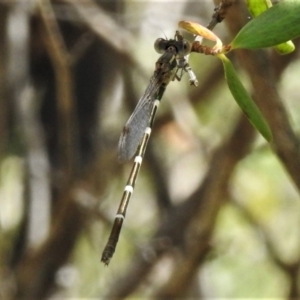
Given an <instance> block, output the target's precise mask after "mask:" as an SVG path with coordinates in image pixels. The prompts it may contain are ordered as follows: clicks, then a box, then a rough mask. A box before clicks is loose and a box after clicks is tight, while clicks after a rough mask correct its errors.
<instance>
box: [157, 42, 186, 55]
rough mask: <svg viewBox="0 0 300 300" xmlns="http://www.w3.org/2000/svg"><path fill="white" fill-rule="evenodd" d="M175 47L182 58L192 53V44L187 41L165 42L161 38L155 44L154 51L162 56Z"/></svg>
mask: <svg viewBox="0 0 300 300" xmlns="http://www.w3.org/2000/svg"><path fill="white" fill-rule="evenodd" d="M170 47H174V48H175V49H176V52H177V53H178V54H180V56H185V55H188V54H189V53H190V52H191V48H192V47H191V44H190V43H189V42H188V41H187V40H184V39H182V40H165V39H163V38H159V39H157V40H156V41H155V43H154V49H155V51H156V52H157V53H159V54H162V53H164V52H166V51H168V50H169V48H170Z"/></svg>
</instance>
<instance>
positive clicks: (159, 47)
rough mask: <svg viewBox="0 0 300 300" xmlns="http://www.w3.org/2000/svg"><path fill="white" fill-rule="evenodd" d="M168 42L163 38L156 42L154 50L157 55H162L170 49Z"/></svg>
mask: <svg viewBox="0 0 300 300" xmlns="http://www.w3.org/2000/svg"><path fill="white" fill-rule="evenodd" d="M168 42H169V41H168V40H165V39H163V38H158V39H157V40H156V41H155V42H154V49H155V51H156V52H157V53H159V54H162V53H164V52H165V51H166V49H167V48H168Z"/></svg>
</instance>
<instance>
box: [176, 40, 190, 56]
mask: <svg viewBox="0 0 300 300" xmlns="http://www.w3.org/2000/svg"><path fill="white" fill-rule="evenodd" d="M176 46H177V47H176V48H177V51H178V53H179V54H180V55H181V56H185V55H188V54H190V52H191V49H192V46H191V44H190V42H189V41H187V40H182V41H177V42H176Z"/></svg>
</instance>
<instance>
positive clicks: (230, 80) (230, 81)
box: [218, 54, 272, 142]
mask: <svg viewBox="0 0 300 300" xmlns="http://www.w3.org/2000/svg"><path fill="white" fill-rule="evenodd" d="M218 57H219V58H220V59H221V60H222V62H223V67H224V71H225V78H226V81H227V85H228V87H229V89H230V91H231V94H232V96H233V98H234V99H235V101H236V103H237V104H238V105H239V106H240V108H241V109H242V111H243V112H244V113H245V114H246V116H247V117H248V119H249V121H250V122H251V123H252V125H253V126H254V127H255V128H256V129H257V130H258V131H259V132H260V133H261V134H262V136H263V137H264V138H265V139H266V140H267V141H268V142H270V141H271V140H272V132H271V130H270V127H269V125H268V123H267V122H266V120H265V118H264V117H263V115H262V113H261V112H260V110H259V108H258V107H257V105H256V104H255V102H254V101H253V99H252V98H251V97H250V95H249V94H248V93H247V91H246V89H245V88H244V86H243V85H242V83H241V82H240V80H239V78H238V75H237V73H236V72H235V69H234V67H233V65H232V63H231V62H230V60H229V59H228V58H227V57H226V56H225V55H224V54H221V55H218Z"/></svg>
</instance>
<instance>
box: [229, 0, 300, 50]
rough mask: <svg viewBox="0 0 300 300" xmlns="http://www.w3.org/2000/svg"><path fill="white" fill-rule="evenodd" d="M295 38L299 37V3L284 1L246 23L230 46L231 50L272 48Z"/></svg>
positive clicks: (295, 0)
mask: <svg viewBox="0 0 300 300" xmlns="http://www.w3.org/2000/svg"><path fill="white" fill-rule="evenodd" d="M257 1H258V0H257ZM297 36H300V1H299V0H284V1H282V2H280V3H279V4H276V5H274V6H272V7H271V8H269V9H268V10H266V11H265V12H264V13H262V14H261V15H259V16H258V17H256V18H254V19H253V20H251V21H250V22H249V23H247V24H246V25H245V26H244V27H243V28H242V29H241V30H240V32H239V33H238V34H237V36H236V37H235V38H234V40H233V41H232V43H231V46H232V49H238V48H244V49H255V48H265V47H272V46H275V45H278V44H281V43H283V42H286V41H288V40H290V39H294V38H296V37H297Z"/></svg>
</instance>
